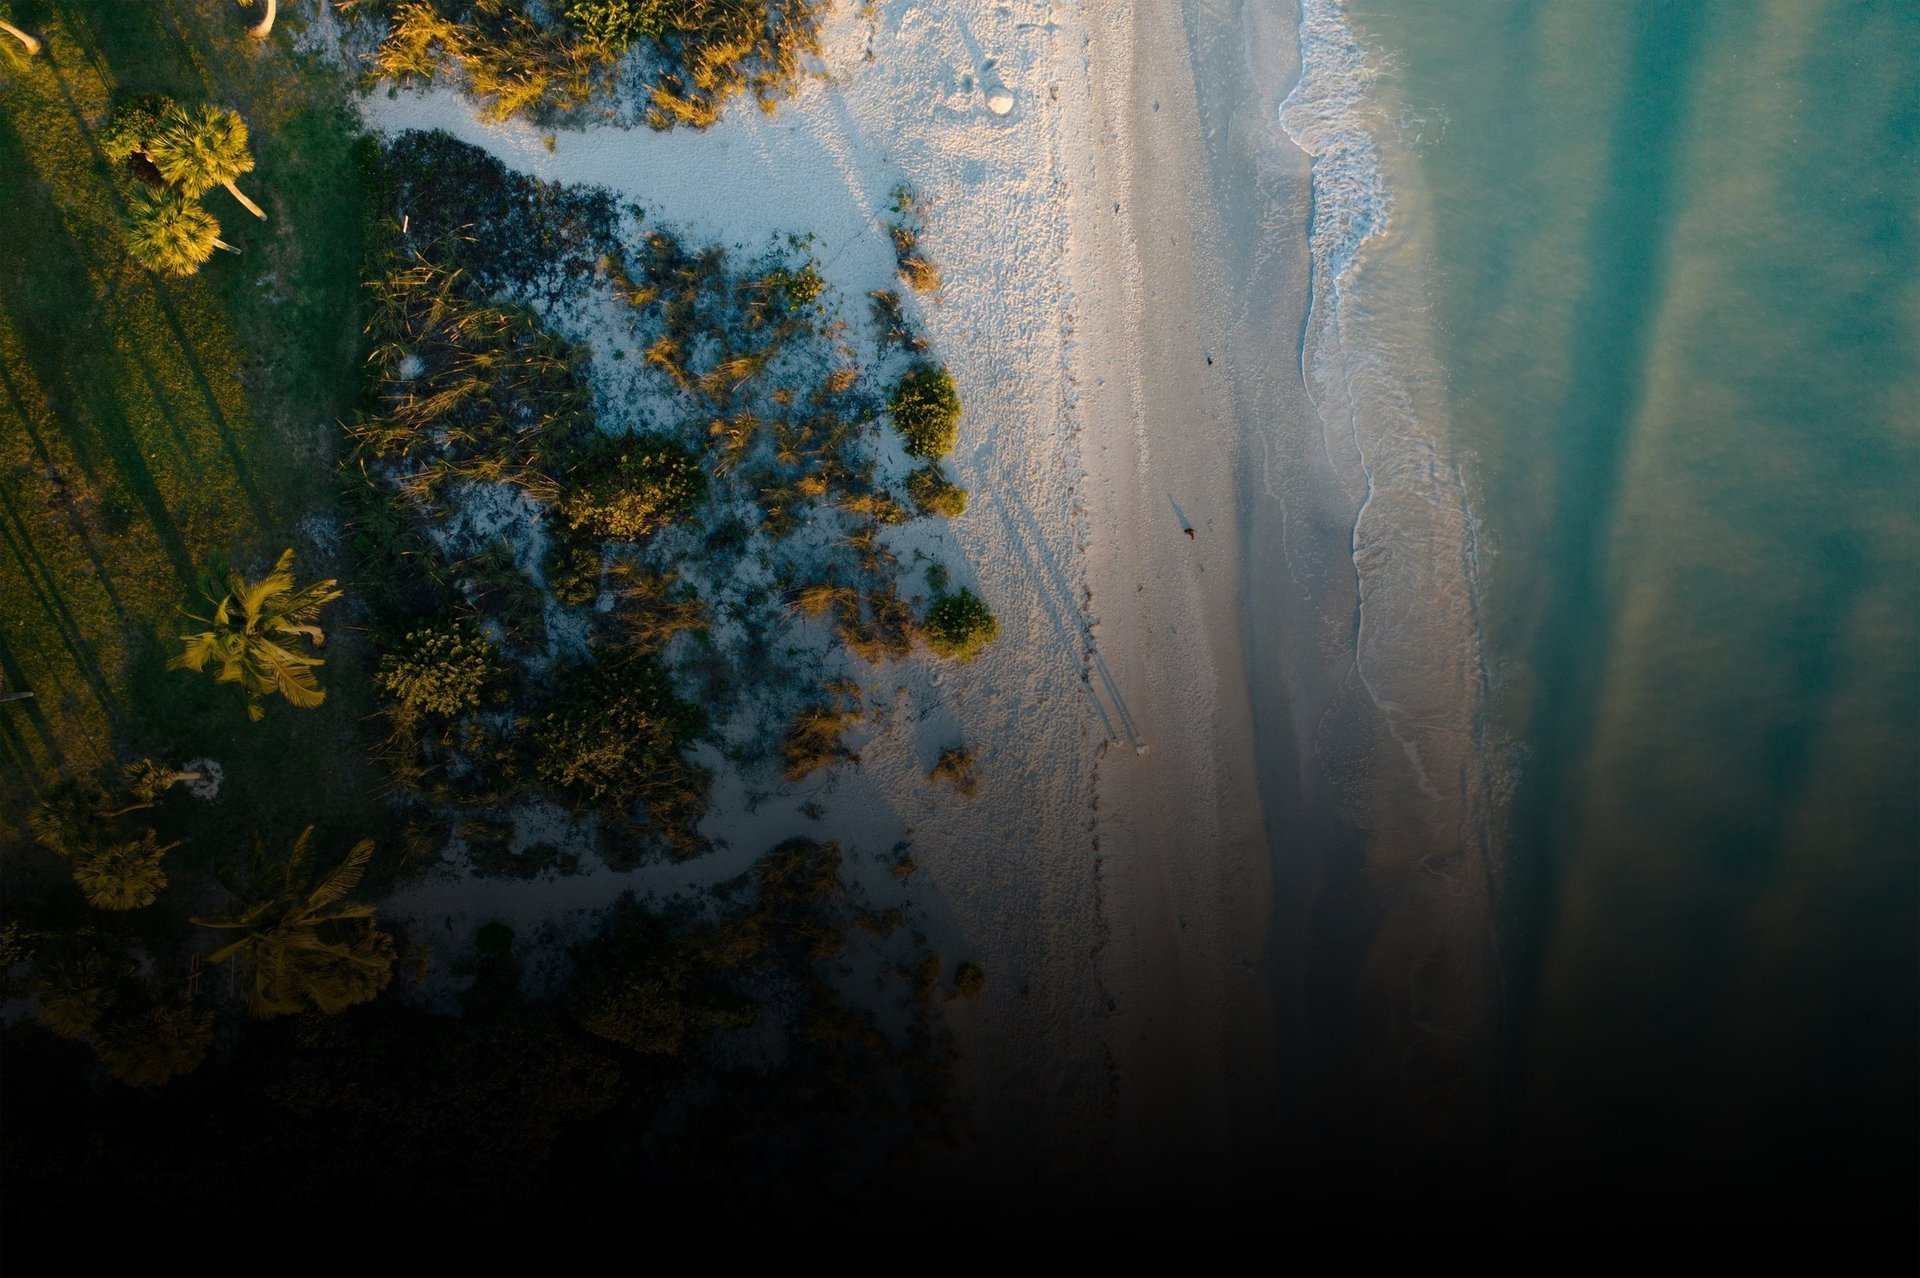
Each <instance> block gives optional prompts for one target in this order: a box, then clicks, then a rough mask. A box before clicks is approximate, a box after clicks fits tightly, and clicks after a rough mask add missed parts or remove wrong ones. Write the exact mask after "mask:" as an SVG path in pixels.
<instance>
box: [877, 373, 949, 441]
mask: <svg viewBox="0 0 1920 1278" xmlns="http://www.w3.org/2000/svg"><path fill="white" fill-rule="evenodd" d="M887 412H888V413H889V414H891V415H892V417H893V425H894V428H895V429H896V430H898V431H899V432H900V434H901V435H902V436H903V437H904V438H905V439H906V441H907V452H908V453H910V454H911V455H913V456H915V457H925V458H928V459H930V460H938V459H939V458H942V457H945V456H946V455H947V454H948V453H949V452H952V451H953V441H954V439H955V438H956V437H957V436H958V434H959V431H960V393H959V392H958V391H957V390H956V389H954V385H953V375H952V374H951V373H949V372H947V370H946V369H945V368H944V367H942V366H941V365H938V364H929V363H924V362H923V363H919V364H916V365H915V366H914V367H913V368H912V369H910V370H909V371H908V372H907V373H906V375H905V376H903V377H902V378H901V379H900V381H899V383H898V384H897V385H896V386H895V387H894V388H893V398H892V399H891V400H889V401H888V403H887Z"/></svg>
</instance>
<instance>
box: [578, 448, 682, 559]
mask: <svg viewBox="0 0 1920 1278" xmlns="http://www.w3.org/2000/svg"><path fill="white" fill-rule="evenodd" d="M582 470H583V471H584V472H585V473H584V474H576V478H575V482H574V486H573V487H572V488H571V489H569V490H568V491H567V492H565V493H563V494H562V495H561V498H560V513H561V516H562V517H563V518H564V519H565V520H566V521H567V526H568V527H569V528H571V529H573V530H574V531H575V532H578V533H584V534H586V535H587V536H590V537H597V538H601V539H603V540H607V541H639V540H640V539H641V538H643V537H645V536H646V535H647V534H649V533H652V532H656V531H658V530H659V529H661V528H664V527H666V526H667V525H668V524H670V523H672V522H673V521H674V520H675V519H678V518H679V517H680V516H682V515H685V514H686V513H687V512H689V511H691V510H692V509H693V508H694V506H695V505H697V504H698V503H699V501H700V498H701V497H703V496H704V495H705V494H706V484H707V476H706V472H705V471H703V470H701V468H700V463H699V461H698V459H696V458H695V457H694V455H693V454H692V453H690V452H688V451H687V450H686V449H685V448H683V447H681V446H680V445H679V444H677V443H675V442H673V441H672V440H670V439H667V438H665V437H664V436H660V435H637V436H634V437H633V438H632V439H630V440H627V441H625V445H624V447H622V448H621V449H620V450H619V451H617V452H612V451H609V452H606V453H603V454H602V455H601V457H599V458H597V459H595V460H592V461H589V462H588V463H586V465H584V466H583V467H582Z"/></svg>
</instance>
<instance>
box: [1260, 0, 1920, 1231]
mask: <svg viewBox="0 0 1920 1278" xmlns="http://www.w3.org/2000/svg"><path fill="white" fill-rule="evenodd" d="M1306 10H1307V18H1308V21H1307V24H1306V31H1305V37H1306V44H1305V48H1304V52H1305V54H1306V60H1307V62H1308V63H1309V73H1310V74H1311V67H1312V65H1313V64H1314V62H1315V59H1316V57H1317V58H1318V64H1319V65H1320V66H1321V67H1323V68H1326V67H1332V68H1334V69H1336V70H1337V71H1338V72H1339V78H1338V79H1337V80H1333V81H1329V83H1335V84H1344V85H1345V86H1346V88H1347V90H1349V92H1347V93H1346V94H1345V95H1344V97H1343V96H1342V95H1340V94H1338V93H1333V92H1330V91H1328V92H1323V93H1322V94H1321V97H1320V98H1319V99H1318V100H1317V102H1316V103H1307V104H1304V106H1311V107H1313V108H1314V110H1313V111H1312V112H1306V111H1305V110H1304V108H1303V104H1302V103H1300V102H1298V101H1296V102H1295V103H1294V104H1292V105H1293V108H1294V109H1295V113H1296V114H1295V116H1294V118H1292V119H1289V118H1288V116H1287V115H1286V113H1285V112H1283V115H1282V118H1283V121H1286V122H1287V126H1288V129H1289V132H1290V133H1293V134H1294V135H1295V136H1296V138H1299V137H1301V136H1303V135H1307V136H1309V137H1310V138H1318V139H1319V140H1318V142H1317V143H1316V144H1315V146H1312V147H1310V148H1309V149H1311V150H1314V151H1315V156H1316V161H1315V163H1316V167H1315V198H1316V209H1315V235H1316V243H1315V248H1316V255H1315V256H1316V266H1317V268H1318V269H1317V270H1316V283H1315V289H1316V299H1315V306H1316V310H1317V311H1319V312H1320V314H1321V316H1322V320H1323V322H1325V317H1326V316H1327V314H1328V313H1329V312H1331V313H1332V314H1333V316H1334V321H1333V322H1332V327H1334V328H1336V329H1337V330H1338V332H1339V337H1340V340H1341V344H1342V346H1343V348H1344V349H1342V350H1341V351H1339V352H1338V355H1339V366H1338V370H1337V371H1336V372H1329V370H1328V369H1327V368H1326V367H1316V365H1315V355H1316V350H1317V348H1316V345H1315V341H1314V337H1313V333H1312V332H1311V331H1310V333H1309V340H1308V342H1307V343H1306V350H1305V351H1304V352H1303V356H1304V358H1303V364H1304V366H1305V370H1304V371H1305V373H1306V376H1307V378H1308V382H1309V385H1310V386H1314V385H1316V384H1319V383H1328V384H1336V385H1337V388H1338V390H1339V394H1340V396H1341V397H1343V398H1342V402H1340V403H1339V404H1337V405H1335V406H1334V407H1335V409H1336V410H1337V413H1336V414H1335V415H1337V416H1338V418H1339V424H1340V425H1341V426H1342V427H1343V428H1348V429H1351V430H1352V431H1353V432H1354V434H1355V439H1356V440H1357V441H1358V452H1359V454H1360V455H1361V456H1363V457H1364V456H1367V455H1368V454H1369V453H1370V454H1371V464H1369V465H1368V466H1366V467H1365V468H1364V469H1365V472H1366V473H1365V474H1364V475H1356V477H1355V479H1354V482H1355V483H1356V484H1357V485H1360V486H1361V487H1362V488H1364V492H1363V493H1362V496H1361V500H1362V503H1363V507H1362V508H1363V510H1364V509H1365V508H1366V507H1367V506H1371V507H1373V509H1374V518H1375V519H1376V520H1380V519H1385V520H1388V521H1398V523H1397V524H1396V526H1397V527H1398V528H1399V529H1400V530H1401V532H1400V541H1399V542H1398V543H1396V542H1395V535H1396V534H1395V532H1394V530H1393V528H1387V529H1384V530H1381V531H1380V532H1379V533H1378V538H1377V539H1378V541H1379V542H1380V544H1381V547H1382V549H1380V550H1379V551H1378V552H1376V553H1373V554H1371V555H1369V554H1366V553H1364V552H1365V551H1366V547H1365V546H1363V545H1362V544H1361V542H1362V541H1363V539H1364V533H1365V531H1366V529H1365V521H1364V519H1363V520H1362V522H1361V523H1359V524H1356V528H1355V546H1354V554H1355V560H1356V565H1357V570H1358V575H1359V579H1360V581H1361V584H1362V595H1363V598H1364V599H1365V600H1366V601H1367V602H1366V604H1365V607H1366V608H1368V609H1374V608H1380V609H1383V611H1382V612H1381V613H1380V615H1379V616H1378V617H1377V618H1375V619H1373V621H1372V623H1371V624H1372V625H1373V627H1374V630H1373V635H1372V637H1371V639H1370V638H1369V635H1368V632H1367V625H1368V622H1367V621H1366V620H1364V619H1363V621H1362V622H1361V625H1360V632H1359V636H1358V639H1357V653H1358V660H1359V663H1360V665H1361V668H1362V670H1363V672H1364V671H1365V668H1366V666H1367V664H1368V661H1369V659H1370V658H1371V659H1372V660H1373V661H1374V663H1375V665H1376V667H1377V671H1378V674H1379V677H1380V679H1381V682H1382V686H1383V688H1384V689H1385V692H1384V693H1383V694H1380V695H1376V697H1375V701H1376V704H1382V703H1384V705H1385V708H1386V710H1387V711H1388V712H1389V715H1390V716H1391V714H1393V713H1399V714H1400V715H1401V719H1400V722H1401V723H1402V725H1403V727H1405V728H1406V729H1407V731H1406V732H1405V733H1399V732H1397V733H1396V735H1397V736H1407V737H1410V738H1412V739H1413V740H1414V741H1415V743H1416V744H1419V743H1424V742H1427V741H1431V740H1434V739H1436V736H1437V737H1439V738H1445V739H1448V740H1454V739H1456V738H1457V739H1458V740H1459V741H1466V742H1470V746H1471V749H1472V751H1474V752H1475V753H1476V758H1477V759H1478V760H1479V763H1478V765H1477V766H1479V767H1481V768H1483V769H1484V771H1485V775H1486V776H1487V777H1488V778H1491V779H1490V780H1487V781H1486V782H1484V785H1485V786H1486V789H1487V792H1488V793H1490V794H1494V795H1496V796H1498V799H1499V801H1498V802H1495V803H1492V804H1489V805H1487V807H1486V811H1487V812H1488V813H1489V814H1490V815H1491V817H1492V819H1491V820H1490V821H1489V823H1488V828H1487V830H1486V831H1485V837H1486V839H1487V840H1488V843H1489V845H1490V846H1491V847H1493V848H1494V849H1495V850H1496V859H1497V863H1498V884H1499V890H1498V892H1497V894H1496V899H1497V903H1498V916H1499V920H1500V929H1499V931H1500V937H1501V968H1502V972H1503V974H1504V978H1505V993H1504V997H1502V998H1501V999H1500V1001H1501V1003H1502V1007H1501V1010H1500V1019H1501V1032H1500V1037H1501V1041H1502V1044H1503V1053H1504V1060H1505V1081H1504V1087H1503V1090H1504V1095H1505V1104H1506V1107H1507V1110H1508V1119H1509V1122H1508V1131H1509V1132H1510V1134H1511V1146H1512V1150H1511V1152H1512V1165H1513V1166H1514V1167H1516V1168H1524V1169H1526V1172H1525V1175H1524V1177H1523V1178H1531V1179H1533V1180H1534V1181H1535V1182H1536V1183H1543V1182H1542V1178H1546V1179H1551V1180H1552V1181H1553V1183H1555V1184H1556V1185H1557V1186H1558V1187H1559V1190H1564V1189H1565V1188H1567V1187H1568V1186H1569V1185H1571V1184H1575V1183H1583V1182H1585V1181H1587V1180H1589V1179H1597V1178H1603V1177H1605V1178H1611V1177H1615V1176H1617V1174H1618V1173H1619V1170H1620V1164H1621V1163H1622V1162H1623V1161H1624V1162H1629V1163H1631V1165H1632V1166H1633V1167H1634V1169H1635V1170H1634V1178H1635V1179H1634V1183H1635V1185H1636V1186H1637V1189H1636V1190H1635V1193H1644V1194H1646V1195H1647V1196H1649V1197H1650V1198H1654V1197H1658V1196H1659V1195H1661V1194H1662V1193H1664V1192H1666V1191H1667V1190H1671V1189H1674V1188H1677V1187H1679V1186H1682V1185H1691V1186H1693V1187H1694V1189H1695V1190H1696V1191H1697V1190H1698V1188H1699V1186H1700V1185H1701V1184H1702V1181H1700V1180H1699V1179H1698V1178H1699V1177H1705V1178H1706V1181H1705V1182H1704V1183H1705V1184H1707V1185H1708V1186H1710V1187H1711V1186H1734V1185H1739V1186H1743V1187H1747V1188H1756V1187H1757V1192H1762V1193H1764V1194H1766V1195H1769V1196H1775V1195H1777V1196H1783V1197H1787V1198H1794V1199H1807V1198H1813V1199H1830V1200H1831V1201H1833V1202H1840V1201H1843V1200H1849V1199H1850V1200H1852V1201H1855V1202H1859V1201H1860V1195H1863V1194H1864V1195H1869V1196H1871V1195H1882V1196H1884V1195H1886V1194H1888V1193H1889V1192H1891V1193H1893V1194H1895V1195H1898V1194H1905V1195H1907V1197H1908V1198H1910V1197H1911V1193H1912V1190H1913V1187H1914V1181H1913V1176H1914V1166H1915V1164H1914V1155H1913V1148H1912V1147H1913V1144H1914V1142H1913V1139H1912V1137H1913V1134H1914V1131H1915V1130H1916V1128H1915V1122H1916V1104H1915V1090H1916V1083H1915V1080H1916V1066H1917V1065H1920V1052H1917V1050H1916V1042H1917V1041H1920V1028H1917V1024H1916V1008H1917V1007H1920V985H1917V984H1916V972H1917V971H1920V967H1917V963H1920V950H1917V949H1916V928H1915V916H1916V903H1917V901H1920V897H1917V896H1916V890H1915V889H1916V846H1917V845H1920V802H1917V800H1916V784H1917V778H1920V767H1917V766H1916V765H1917V764H1920V751H1917V750H1916V741H1915V729H1916V725H1920V518H1917V517H1916V511H1917V510H1920V160H1917V158H1916V157H1917V156H1920V94H1916V92H1915V91H1914V85H1916V84H1920V7H1916V6H1913V5H1910V4H1901V3H1885V4H1854V5H1840V4H1833V5H1821V4H1811V3H1782V4H1770V5H1769V4H1757V3H1751V2H1750V0H1729V2H1727V3H1714V2H1702V3H1688V4H1672V3H1661V2H1657V0H1649V2H1646V3H1634V2H1630V0H1614V2H1609V3H1592V2H1589V0H1481V2H1479V3H1473V4H1465V3H1457V4H1456V3H1448V4H1422V3H1408V2H1406V0H1354V2H1353V3H1352V4H1351V5H1350V6H1349V7H1348V8H1347V9H1346V10H1345V12H1344V22H1335V23H1334V24H1333V25H1332V26H1327V27H1324V28H1322V30H1321V34H1320V44H1319V45H1318V47H1317V48H1316V46H1315V43H1314V41H1315V38H1316V36H1315V29H1314V21H1315V19H1316V16H1319V17H1332V18H1335V19H1338V18H1340V17H1341V14H1340V11H1338V10H1331V11H1330V12H1329V11H1325V10H1322V8H1321V7H1320V6H1318V5H1316V4H1315V3H1313V0H1309V2H1308V4H1307V5H1306ZM1343 27H1344V28H1346V29H1345V30H1343V29H1342V28H1343ZM1348 30H1350V33H1351V35H1352V37H1353V40H1354V43H1353V44H1352V45H1348V44H1345V43H1343V40H1344V39H1345V37H1346V35H1347V33H1348ZM1342 129H1346V130H1347V131H1346V132H1344V133H1343V132H1341V130H1342ZM1330 290H1331V291H1332V292H1333V293H1335V294H1336V296H1334V297H1331V298H1330V297H1328V296H1326V294H1327V293H1328V292H1329V291H1330ZM1311 328H1312V326H1311V325H1310V329H1311ZM1322 411H1323V413H1326V412H1327V411H1328V405H1327V403H1326V401H1325V400H1324V399H1323V400H1322ZM1369 431H1371V432H1372V434H1371V436H1369V435H1368V434H1367V432H1369ZM1382 494H1390V495H1391V496H1392V497H1393V498H1394V500H1395V501H1397V503H1398V504H1397V505H1395V504H1393V503H1391V502H1390V503H1389V504H1388V505H1387V506H1386V507H1385V508H1384V510H1383V509H1382V507H1381V502H1382V500H1383V497H1382ZM1450 503H1453V504H1450ZM1456 506H1457V509H1458V510H1459V511H1463V512H1465V522H1464V526H1461V525H1458V524H1457V523H1456V515H1455V513H1454V511H1455V509H1456ZM1408 520H1411V521H1413V522H1414V525H1415V526H1418V527H1419V528H1421V529H1429V530H1430V529H1438V530H1439V531H1438V532H1437V533H1431V532H1422V534H1421V537H1420V542H1421V544H1422V545H1423V546H1427V547H1429V548H1431V547H1433V546H1435V545H1438V547H1439V550H1438V551H1437V552H1435V553H1432V554H1430V555H1429V556H1428V557H1427V558H1426V559H1425V560H1422V559H1421V556H1419V555H1412V556H1409V555H1408V554H1407V553H1406V552H1405V546H1404V542H1405V537H1404V530H1405V529H1406V528H1407V527H1408V526H1409V525H1408V524H1407V523H1406V522H1405V521H1408ZM1456 550H1457V551H1458V553H1455V552H1456ZM1370 574H1371V575H1370ZM1410 748H1411V747H1410ZM1465 748H1466V747H1465V746H1463V747H1462V749H1465ZM1458 755H1459V752H1458V751H1454V752H1452V753H1446V754H1444V755H1443V756H1442V757H1443V758H1445V759H1446V760H1448V761H1449V762H1450V763H1451V762H1452V761H1454V760H1456V758H1457V757H1458ZM1428 771H1429V772H1431V771H1432V769H1428ZM1451 775H1452V774H1451V772H1449V773H1448V777H1449V778H1450V777H1451ZM1446 780H1447V778H1442V779H1440V780H1436V781H1435V782H1434V784H1436V785H1444V784H1445V783H1446ZM1509 787H1510V788H1509ZM1555 1192H1558V1191H1555ZM1729 1192H1731V1191H1730V1190H1729ZM1888 1201H1893V1200H1892V1199H1889V1200H1888Z"/></svg>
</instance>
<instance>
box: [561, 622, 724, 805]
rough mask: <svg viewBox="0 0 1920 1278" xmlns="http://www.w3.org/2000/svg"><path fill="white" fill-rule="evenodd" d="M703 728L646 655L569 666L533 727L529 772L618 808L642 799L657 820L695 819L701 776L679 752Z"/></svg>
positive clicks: (588, 801) (587, 801) (582, 799)
mask: <svg viewBox="0 0 1920 1278" xmlns="http://www.w3.org/2000/svg"><path fill="white" fill-rule="evenodd" d="M700 727H701V714H700V710H699V708H698V707H697V706H693V705H689V704H688V703H686V702H684V701H682V700H680V699H679V698H678V697H677V696H675V695H674V692H673V688H672V686H671V685H670V684H669V683H668V681H667V676H666V674H665V672H664V671H662V670H661V669H660V667H659V666H658V665H657V664H655V663H654V661H653V660H652V659H651V658H648V657H636V658H633V659H631V660H628V661H625V662H622V663H620V664H618V665H615V664H611V663H608V662H605V661H601V662H595V663H593V664H589V665H586V666H580V667H575V668H574V670H573V671H572V672H570V673H569V674H568V675H567V676H566V677H565V681H564V682H563V684H562V689H561V692H560V694H559V695H558V696H557V697H556V698H555V699H554V702H553V708H552V709H551V710H549V711H548V712H547V713H546V715H545V716H543V717H542V718H541V719H540V721H539V723H538V724H537V726H536V727H535V728H534V733H533V736H534V745H535V763H534V767H535V771H536V772H537V774H538V775H539V777H540V779H541V780H542V781H543V782H545V783H546V784H547V785H549V786H551V787H553V788H554V789H555V790H556V791H558V792H559V793H560V794H561V795H563V796H565V797H567V798H570V799H572V800H574V801H576V802H577V803H581V804H583V805H586V806H590V807H596V808H600V809H602V810H607V811H614V812H619V811H624V810H626V809H627V808H629V807H630V806H632V805H633V804H635V803H641V804H643V805H645V806H646V807H647V809H648V811H649V812H650V813H651V814H652V815H653V816H654V817H655V819H656V820H657V821H659V822H660V823H661V824H662V825H668V824H671V823H673V822H676V821H679V820H683V819H684V820H685V821H687V822H688V823H690V822H691V820H694V819H697V817H698V815H699V813H698V811H695V810H693V809H696V808H698V807H699V806H700V803H701V801H702V800H703V798H704V793H705V776H704V774H702V773H700V772H698V770H697V769H695V768H693V767H692V766H691V765H689V764H688V763H687V762H686V761H685V760H684V759H682V758H681V757H680V752H681V750H682V749H683V748H684V747H685V746H686V745H687V744H688V743H690V742H691V740H692V738H693V737H694V736H695V735H696V734H697V733H698V732H699V730H700Z"/></svg>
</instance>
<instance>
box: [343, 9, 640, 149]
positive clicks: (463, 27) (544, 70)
mask: <svg viewBox="0 0 1920 1278" xmlns="http://www.w3.org/2000/svg"><path fill="white" fill-rule="evenodd" d="M352 7H353V8H356V9H357V8H365V7H368V6H366V5H355V6H352ZM383 7H384V8H385V10H386V16H387V20H388V30H387V38H386V39H385V40H384V41H383V42H382V43H381V45H380V48H379V50H378V51H377V52H376V53H375V55H374V65H375V67H376V68H378V70H379V71H380V73H381V74H382V75H385V76H391V77H392V78H394V79H396V80H402V81H405V80H409V79H420V80H431V79H433V77H434V76H435V74H436V73H437V72H438V71H439V70H440V69H441V67H442V66H444V65H449V64H450V65H452V66H453V67H454V68H455V69H456V72H457V74H458V77H459V79H460V81H461V83H462V86H463V87H464V88H466V89H467V91H468V92H470V93H472V94H473V95H474V96H475V97H477V98H480V99H481V100H482V101H483V102H484V103H485V107H484V112H485V114H486V115H487V117H488V118H490V119H495V120H505V119H509V118H511V117H512V116H515V115H520V114H523V113H533V112H535V111H537V110H538V109H540V108H543V107H552V108H558V109H560V110H575V109H578V108H580V107H584V106H586V105H587V104H588V103H589V102H591V101H592V100H593V98H594V96H595V95H596V94H597V93H602V92H604V91H605V88H606V85H607V83H608V80H609V76H610V72H611V68H612V64H613V58H614V54H615V50H612V49H610V48H608V47H607V46H605V45H603V44H600V43H598V42H596V41H593V40H589V39H585V38H582V37H581V35H580V34H579V33H578V32H577V31H575V30H573V29H571V28H568V27H564V26H558V25H552V24H543V23H541V22H539V21H536V20H535V19H534V18H533V17H532V16H531V14H529V13H528V11H527V9H526V7H525V6H524V5H523V4H520V3H516V2H514V0H473V2H472V3H467V4H459V3H454V2H453V0H399V3H388V4H386V5H384V6H383Z"/></svg>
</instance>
